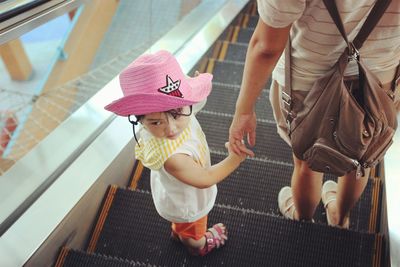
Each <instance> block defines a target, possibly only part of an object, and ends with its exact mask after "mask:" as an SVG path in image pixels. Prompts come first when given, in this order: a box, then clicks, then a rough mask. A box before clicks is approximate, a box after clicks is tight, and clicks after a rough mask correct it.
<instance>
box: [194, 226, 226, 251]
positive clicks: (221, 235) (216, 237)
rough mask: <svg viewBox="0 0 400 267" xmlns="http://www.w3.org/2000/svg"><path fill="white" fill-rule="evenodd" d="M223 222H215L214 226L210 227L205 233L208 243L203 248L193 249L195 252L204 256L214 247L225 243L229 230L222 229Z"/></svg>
mask: <svg viewBox="0 0 400 267" xmlns="http://www.w3.org/2000/svg"><path fill="white" fill-rule="evenodd" d="M222 226H223V224H222V223H218V224H214V226H213V227H211V228H209V229H208V230H207V232H206V234H205V237H206V244H205V245H204V247H203V248H201V249H199V250H197V251H193V254H195V255H199V256H204V255H206V254H208V253H210V252H211V251H212V250H213V249H214V248H220V247H221V246H223V245H225V241H226V240H228V232H227V231H226V228H225V230H223V229H222Z"/></svg>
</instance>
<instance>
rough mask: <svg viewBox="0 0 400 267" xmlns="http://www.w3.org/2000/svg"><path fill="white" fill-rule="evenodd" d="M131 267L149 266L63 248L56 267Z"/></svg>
mask: <svg viewBox="0 0 400 267" xmlns="http://www.w3.org/2000/svg"><path fill="white" fill-rule="evenodd" d="M76 266H79V267H130V266H148V265H147V264H144V263H139V262H134V261H130V260H125V259H121V258H118V257H114V256H106V255H100V254H96V253H87V252H84V251H80V250H72V249H67V248H63V251H62V252H61V253H60V256H59V258H58V260H57V263H56V265H55V267H76Z"/></svg>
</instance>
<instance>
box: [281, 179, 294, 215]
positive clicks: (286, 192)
mask: <svg viewBox="0 0 400 267" xmlns="http://www.w3.org/2000/svg"><path fill="white" fill-rule="evenodd" d="M278 206H279V211H280V212H281V213H282V215H283V217H285V218H287V219H290V220H294V212H295V211H296V208H295V207H294V202H293V194H292V188H290V187H289V186H285V187H283V188H282V189H281V191H279V194H278ZM292 207H293V209H292V210H290V209H291V208H292Z"/></svg>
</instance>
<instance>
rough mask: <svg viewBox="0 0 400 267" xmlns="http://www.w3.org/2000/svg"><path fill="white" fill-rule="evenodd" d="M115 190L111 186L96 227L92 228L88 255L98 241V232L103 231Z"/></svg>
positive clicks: (113, 186)
mask: <svg viewBox="0 0 400 267" xmlns="http://www.w3.org/2000/svg"><path fill="white" fill-rule="evenodd" d="M117 188H118V186H116V185H111V186H110V188H109V190H108V194H107V198H106V200H105V201H104V204H103V209H102V211H101V213H100V216H99V219H98V220H97V224H96V227H95V228H94V231H93V235H92V239H91V240H90V243H89V247H88V249H87V252H89V253H93V252H94V251H95V249H96V245H97V242H98V240H99V236H100V232H101V230H102V229H103V226H104V222H105V221H106V218H107V215H108V212H109V210H110V207H111V204H112V202H113V200H114V196H115V193H116V192H117Z"/></svg>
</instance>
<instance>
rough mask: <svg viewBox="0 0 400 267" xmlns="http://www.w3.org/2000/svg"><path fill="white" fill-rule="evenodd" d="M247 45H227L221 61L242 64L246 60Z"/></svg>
mask: <svg viewBox="0 0 400 267" xmlns="http://www.w3.org/2000/svg"><path fill="white" fill-rule="evenodd" d="M247 47H248V44H243V43H229V45H228V46H227V50H226V55H225V57H224V58H223V60H228V61H239V62H244V61H245V60H246V52H247Z"/></svg>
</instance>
